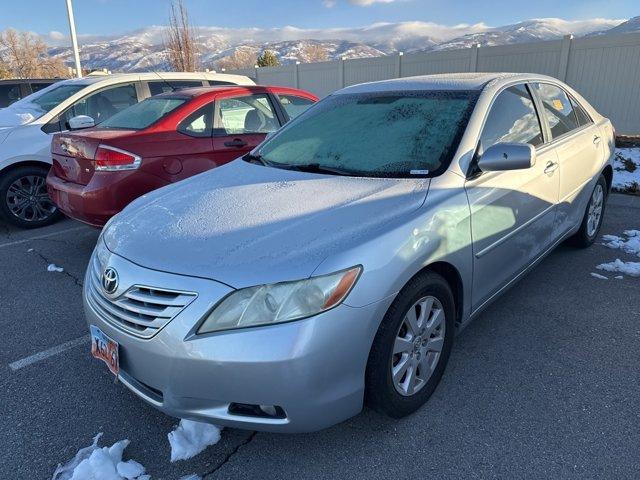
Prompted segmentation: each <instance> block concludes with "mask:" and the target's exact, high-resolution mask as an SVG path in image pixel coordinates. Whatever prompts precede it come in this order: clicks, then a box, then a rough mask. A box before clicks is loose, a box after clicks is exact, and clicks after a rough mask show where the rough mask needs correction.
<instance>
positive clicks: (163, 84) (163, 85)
mask: <svg viewBox="0 0 640 480" xmlns="http://www.w3.org/2000/svg"><path fill="white" fill-rule="evenodd" d="M148 84H149V93H151V95H152V96H153V95H158V94H160V93H167V92H175V91H177V90H180V89H182V88H191V87H202V81H200V80H166V81H164V80H152V81H150V82H148Z"/></svg>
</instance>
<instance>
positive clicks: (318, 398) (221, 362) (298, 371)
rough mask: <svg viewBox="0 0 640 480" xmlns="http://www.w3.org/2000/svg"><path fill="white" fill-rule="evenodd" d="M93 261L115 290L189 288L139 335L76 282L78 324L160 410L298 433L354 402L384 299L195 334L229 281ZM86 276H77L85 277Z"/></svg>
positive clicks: (353, 408) (348, 412) (359, 401)
mask: <svg viewBox="0 0 640 480" xmlns="http://www.w3.org/2000/svg"><path fill="white" fill-rule="evenodd" d="M105 250H106V249H103V252H104V251H105ZM102 257H104V258H102ZM101 260H102V262H103V263H107V264H108V266H110V267H113V268H115V269H116V270H117V271H118V272H119V274H120V281H121V284H122V288H123V289H126V288H128V285H134V284H136V285H147V286H151V287H153V286H155V287H162V288H170V289H171V288H174V289H178V288H179V289H181V290H185V289H186V290H189V291H193V292H197V293H198V297H197V298H196V299H195V300H194V301H193V302H192V303H191V304H190V305H189V306H188V307H187V308H186V309H185V310H183V311H182V312H181V313H179V314H178V315H177V316H176V317H175V318H174V319H173V320H171V321H170V322H169V323H168V324H167V325H166V326H165V327H163V328H162V329H161V330H160V331H159V332H158V333H157V334H155V335H154V336H153V337H151V338H150V339H147V340H145V339H142V338H138V337H135V336H133V335H131V334H129V333H126V332H125V331H123V330H122V329H120V328H118V326H116V325H114V324H113V323H112V322H110V321H108V320H106V319H105V318H102V317H101V316H100V315H99V314H98V313H97V312H96V310H94V309H93V308H92V306H91V304H90V302H88V301H87V291H86V288H87V287H85V292H84V306H85V312H86V319H87V323H88V324H89V325H96V326H97V327H99V328H100V329H101V330H102V331H103V332H104V333H106V334H107V335H109V336H110V337H111V338H113V339H114V340H116V341H117V342H118V343H119V345H120V367H121V374H120V380H121V381H122V383H124V384H125V385H126V386H127V387H128V388H129V389H131V390H132V391H133V392H134V393H136V394H137V395H138V396H139V397H141V398H142V399H144V400H145V401H147V402H148V403H150V404H152V405H153V406H155V407H156V408H158V409H160V410H161V411H163V412H165V413H167V414H169V415H172V416H175V417H180V418H188V419H192V420H197V421H206V422H210V423H215V424H219V425H224V426H229V427H237V428H245V429H252V430H261V431H273V432H308V431H315V430H319V429H323V428H326V427H329V426H331V425H333V424H336V423H338V422H341V421H343V420H345V419H347V418H349V417H351V416H353V415H356V414H357V413H358V412H360V410H361V409H362V406H363V397H364V374H365V368H366V363H367V359H368V355H369V349H370V347H371V344H372V342H373V338H374V336H375V333H376V331H377V328H378V324H379V320H380V319H381V318H382V316H383V315H384V312H385V311H386V309H387V308H388V306H389V304H390V302H391V299H388V300H385V301H381V302H377V303H373V304H370V305H368V306H365V307H362V308H353V307H349V306H346V305H344V304H343V305H341V306H339V307H337V308H335V309H333V310H330V311H328V312H325V313H323V314H320V315H317V316H315V317H312V318H308V319H305V320H300V321H295V322H290V323H285V324H279V325H273V326H264V327H255V328H247V329H241V330H231V331H225V332H217V333H212V334H207V335H195V334H194V326H195V325H196V323H197V322H198V320H200V319H201V318H202V317H203V316H204V315H206V314H207V312H208V311H210V309H211V308H212V307H213V306H214V305H215V304H216V303H217V301H219V300H220V299H221V298H222V297H223V296H224V295H226V294H227V293H228V292H229V291H230V290H231V289H230V288H229V287H227V286H226V285H223V284H220V283H218V282H214V281H210V280H205V279H201V278H192V277H184V276H179V275H174V274H168V273H163V272H158V271H154V270H148V269H145V268H142V267H140V266H138V265H135V264H133V263H131V262H129V261H127V260H125V259H123V258H122V257H119V256H117V255H115V254H110V253H109V254H105V255H101ZM103 266H104V267H106V265H103ZM89 274H90V273H89V272H88V275H89ZM89 284H90V282H89V279H88V278H87V279H85V286H87V285H89ZM231 403H239V404H249V405H267V406H278V407H281V408H282V409H283V410H284V412H285V415H286V416H285V418H272V417H256V416H250V415H244V414H237V413H231V412H230V411H229V406H230V404H231Z"/></svg>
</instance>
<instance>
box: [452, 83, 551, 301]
mask: <svg viewBox="0 0 640 480" xmlns="http://www.w3.org/2000/svg"><path fill="white" fill-rule="evenodd" d="M500 142H518V143H529V144H531V145H533V146H534V148H535V151H536V157H537V158H536V162H535V165H533V166H532V167H531V168H528V169H522V170H511V171H499V172H476V174H475V175H473V176H472V177H471V178H469V179H468V180H467V182H466V184H465V188H466V191H467V196H468V200H469V206H470V210H471V228H472V236H473V256H474V258H473V262H474V273H473V293H472V297H473V298H472V301H473V304H474V307H475V308H477V307H480V306H481V305H482V304H484V303H485V302H486V301H487V300H489V299H490V298H491V297H492V296H493V295H495V294H496V293H497V292H498V291H500V290H501V289H502V288H503V287H504V286H505V285H506V284H508V283H509V282H510V281H511V280H513V279H514V278H515V277H516V276H517V275H518V274H519V273H520V272H522V271H523V269H525V268H526V267H527V266H528V265H529V264H531V263H532V262H533V261H534V260H535V259H536V258H537V257H538V256H539V255H540V254H541V253H542V252H543V251H544V250H545V249H547V248H548V247H549V246H550V244H552V243H553V238H552V234H553V227H554V221H555V214H556V212H555V210H556V208H555V207H556V202H557V199H558V188H559V175H558V171H557V166H558V164H557V159H556V156H555V152H554V151H553V149H550V148H546V147H545V145H544V130H543V126H542V123H541V122H540V118H539V116H538V113H537V110H536V107H535V104H534V102H533V98H532V96H531V93H530V91H529V89H528V87H527V86H526V85H524V84H518V85H513V86H510V87H508V88H506V89H504V90H502V91H501V92H500V93H499V94H498V95H497V96H496V97H495V98H494V101H493V103H492V105H491V108H490V110H489V113H488V115H487V117H486V118H485V123H484V126H483V129H482V131H481V134H480V139H479V142H478V151H477V153H476V159H477V158H479V156H480V155H481V153H482V151H483V150H485V149H487V148H489V147H490V146H491V145H494V144H496V143H500Z"/></svg>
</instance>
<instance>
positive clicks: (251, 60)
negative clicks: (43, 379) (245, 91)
mask: <svg viewBox="0 0 640 480" xmlns="http://www.w3.org/2000/svg"><path fill="white" fill-rule="evenodd" d="M257 61H258V55H257V54H256V52H254V51H252V50H249V49H237V50H236V51H235V52H233V54H232V55H229V56H228V57H224V58H221V59H220V60H218V69H223V68H224V69H225V70H238V69H240V68H253V67H255V65H256V63H257Z"/></svg>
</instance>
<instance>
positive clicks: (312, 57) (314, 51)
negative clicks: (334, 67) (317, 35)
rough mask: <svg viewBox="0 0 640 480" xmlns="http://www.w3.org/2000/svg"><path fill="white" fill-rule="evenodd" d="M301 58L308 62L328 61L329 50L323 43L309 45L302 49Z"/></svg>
mask: <svg viewBox="0 0 640 480" xmlns="http://www.w3.org/2000/svg"><path fill="white" fill-rule="evenodd" d="M301 60H302V61H303V62H308V63H312V62H326V61H327V60H329V52H328V51H327V49H326V48H325V47H323V46H322V45H317V44H311V45H307V46H306V47H305V48H304V50H302V55H301Z"/></svg>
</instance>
